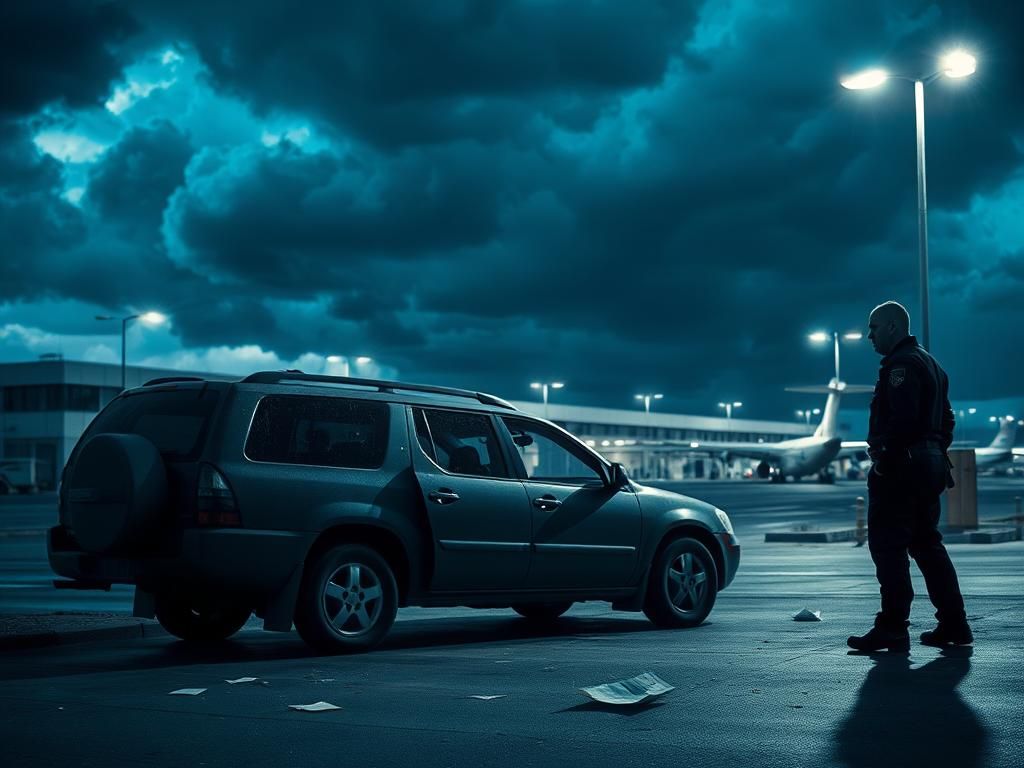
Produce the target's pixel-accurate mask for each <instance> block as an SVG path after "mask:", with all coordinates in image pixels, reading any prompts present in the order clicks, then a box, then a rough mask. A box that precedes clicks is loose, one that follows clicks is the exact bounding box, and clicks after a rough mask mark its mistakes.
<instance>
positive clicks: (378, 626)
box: [295, 544, 398, 654]
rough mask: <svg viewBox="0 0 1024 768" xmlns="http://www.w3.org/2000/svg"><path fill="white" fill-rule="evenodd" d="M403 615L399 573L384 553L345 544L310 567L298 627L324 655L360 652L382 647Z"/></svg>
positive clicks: (297, 615) (298, 609)
mask: <svg viewBox="0 0 1024 768" xmlns="http://www.w3.org/2000/svg"><path fill="white" fill-rule="evenodd" d="M397 613H398V585H397V583H396V581H395V574H394V571H393V570H392V569H391V566H390V565H389V564H388V562H387V560H385V559H384V558H383V557H382V556H381V555H380V553H378V552H377V551H376V550H374V549H372V548H370V547H368V546H365V545H362V544H342V545H339V546H335V547H332V548H330V549H328V550H325V551H324V552H322V553H320V554H319V555H318V556H317V557H316V558H315V559H314V560H313V561H312V562H310V563H309V564H308V565H307V567H306V572H305V573H304V574H303V577H302V585H301V587H300V588H299V596H298V600H297V602H296V605H295V628H296V629H297V630H298V632H299V635H300V636H301V637H302V639H303V640H305V641H306V643H307V644H308V645H310V646H311V647H312V648H314V649H315V650H317V651H320V652H322V653H328V654H333V653H358V652H361V651H367V650H369V649H370V648H372V647H373V646H375V645H377V644H378V643H379V642H380V641H381V640H383V639H384V636H385V635H386V634H387V633H388V630H390V629H391V625H392V624H394V622H395V616H396V615H397Z"/></svg>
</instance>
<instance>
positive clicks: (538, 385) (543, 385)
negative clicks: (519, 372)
mask: <svg viewBox="0 0 1024 768" xmlns="http://www.w3.org/2000/svg"><path fill="white" fill-rule="evenodd" d="M564 386H565V384H563V383H562V382H560V381H551V382H547V381H545V382H540V381H535V382H533V383H532V384H530V389H539V390H540V391H541V397H542V398H543V399H544V418H545V419H546V418H547V417H548V388H549V387H550V388H551V389H561V388H562V387H564Z"/></svg>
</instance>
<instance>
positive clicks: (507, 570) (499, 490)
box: [409, 406, 530, 592]
mask: <svg viewBox="0 0 1024 768" xmlns="http://www.w3.org/2000/svg"><path fill="white" fill-rule="evenodd" d="M494 427H495V425H494V422H493V419H492V418H491V416H490V414H487V413H479V412H471V411H455V410H448V409H444V408H419V407H415V406H414V407H411V408H409V429H410V433H411V434H412V435H414V437H415V440H414V441H412V442H413V450H412V455H413V456H412V459H413V462H412V464H413V469H414V470H415V472H416V479H417V480H418V481H419V485H420V490H421V492H422V494H423V502H424V504H425V505H426V509H427V516H428V518H429V520H430V527H431V531H432V533H433V540H434V575H433V579H432V581H431V587H432V588H433V589H434V590H438V591H455V592H470V591H489V590H502V589H522V588H523V587H525V586H526V574H527V569H528V568H529V563H530V507H529V502H528V500H527V498H526V494H525V492H524V490H523V485H522V483H521V482H520V481H519V479H518V478H517V477H515V476H514V475H513V473H512V472H510V471H509V469H508V461H507V459H506V457H505V454H504V452H503V450H502V447H501V445H500V444H499V440H498V437H497V433H496V432H495V428H494Z"/></svg>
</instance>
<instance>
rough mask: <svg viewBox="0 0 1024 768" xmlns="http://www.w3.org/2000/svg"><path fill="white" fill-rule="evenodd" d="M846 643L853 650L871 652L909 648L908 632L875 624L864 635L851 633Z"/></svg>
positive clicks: (904, 650)
mask: <svg viewBox="0 0 1024 768" xmlns="http://www.w3.org/2000/svg"><path fill="white" fill-rule="evenodd" d="M846 644H847V645H848V646H850V647H851V648H853V649H854V650H855V651H863V652H866V653H873V652H874V651H882V650H888V651H897V652H907V651H909V650H910V633H909V632H907V629H906V627H904V628H903V629H888V628H885V627H880V626H878V625H875V626H874V627H872V628H871V629H870V630H869V631H868V633H867V634H866V635H851V636H850V637H848V638H847V639H846Z"/></svg>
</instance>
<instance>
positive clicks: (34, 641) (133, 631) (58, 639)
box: [0, 621, 167, 651]
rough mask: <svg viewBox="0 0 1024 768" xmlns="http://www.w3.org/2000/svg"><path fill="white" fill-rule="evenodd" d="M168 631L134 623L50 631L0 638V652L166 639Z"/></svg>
mask: <svg viewBox="0 0 1024 768" xmlns="http://www.w3.org/2000/svg"><path fill="white" fill-rule="evenodd" d="M166 635H167V631H166V630H165V629H164V628H163V627H161V626H160V625H159V624H158V623H156V622H155V621H154V622H142V621H138V622H133V623H129V624H122V625H121V626H117V627H97V628H95V629H81V630H71V631H67V632H61V631H59V630H55V629H54V630H48V631H46V632H36V633H34V634H30V635H8V636H6V637H0V651H15V650H27V649H32V648H44V647H46V646H50V645H75V644H78V643H92V642H96V641H98V640H124V639H131V638H135V637H164V636H166Z"/></svg>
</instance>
